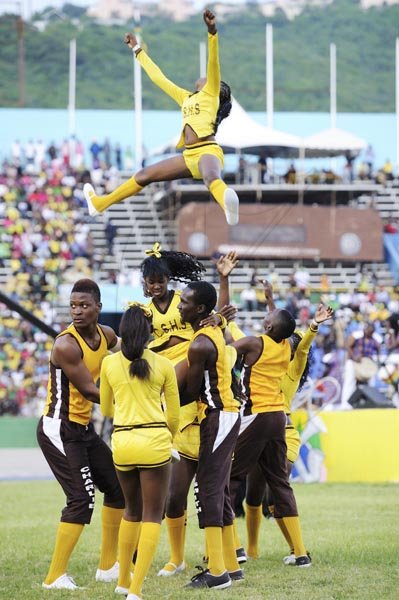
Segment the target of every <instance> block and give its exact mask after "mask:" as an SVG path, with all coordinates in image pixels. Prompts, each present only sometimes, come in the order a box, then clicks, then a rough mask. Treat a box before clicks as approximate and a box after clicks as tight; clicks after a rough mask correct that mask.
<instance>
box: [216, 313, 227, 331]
mask: <svg viewBox="0 0 399 600" xmlns="http://www.w3.org/2000/svg"><path fill="white" fill-rule="evenodd" d="M216 316H217V317H220V320H221V322H220V325H219V327H220V329H222V330H223V329H226V327H227V319H226V317H224V316H223V315H221V314H220V313H216Z"/></svg>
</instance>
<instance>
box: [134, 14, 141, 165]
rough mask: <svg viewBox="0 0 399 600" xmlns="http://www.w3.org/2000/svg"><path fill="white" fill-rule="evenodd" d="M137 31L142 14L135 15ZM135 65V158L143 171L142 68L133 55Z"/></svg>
mask: <svg viewBox="0 0 399 600" xmlns="http://www.w3.org/2000/svg"><path fill="white" fill-rule="evenodd" d="M135 21H136V27H135V31H137V30H138V29H139V27H140V12H139V11H137V13H136V14H135ZM136 37H137V42H138V43H140V38H139V35H138V34H137V33H136ZM133 61H134V62H133V65H134V70H133V74H134V122H135V158H136V168H138V169H141V166H142V163H143V107H142V85H141V66H140V63H139V61H138V60H136V58H135V56H134V54H133Z"/></svg>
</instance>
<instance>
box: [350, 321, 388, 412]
mask: <svg viewBox="0 0 399 600" xmlns="http://www.w3.org/2000/svg"><path fill="white" fill-rule="evenodd" d="M380 343H381V338H380V337H379V336H377V335H376V333H375V327H374V325H373V323H366V324H365V326H364V329H363V331H356V332H354V333H353V334H352V335H350V336H349V337H348V339H347V359H346V361H345V370H344V380H343V388H342V397H341V408H343V409H347V408H350V405H349V400H350V397H351V396H352V394H353V392H354V391H355V389H356V385H357V384H358V383H369V381H370V380H371V379H372V378H373V377H374V376H375V375H376V374H377V362H376V361H377V360H378V355H379V351H380Z"/></svg>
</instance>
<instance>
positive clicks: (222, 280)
mask: <svg viewBox="0 0 399 600" xmlns="http://www.w3.org/2000/svg"><path fill="white" fill-rule="evenodd" d="M237 264H238V258H237V252H235V251H234V250H232V251H231V252H229V253H228V254H226V255H225V256H221V257H220V258H219V259H218V261H217V263H216V269H217V272H218V273H219V298H218V308H219V309H220V308H222V306H225V305H226V304H230V292H229V275H230V273H231V272H232V270H233V269H234V268H235V267H236V266H237Z"/></svg>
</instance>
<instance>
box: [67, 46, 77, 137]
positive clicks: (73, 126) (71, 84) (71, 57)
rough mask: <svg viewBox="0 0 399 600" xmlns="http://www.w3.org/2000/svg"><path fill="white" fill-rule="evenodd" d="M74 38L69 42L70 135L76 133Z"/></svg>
mask: <svg viewBox="0 0 399 600" xmlns="http://www.w3.org/2000/svg"><path fill="white" fill-rule="evenodd" d="M75 108H76V39H73V40H71V41H70V42H69V96H68V123H69V125H68V131H69V136H70V137H72V136H74V135H75V133H76V111H75Z"/></svg>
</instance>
